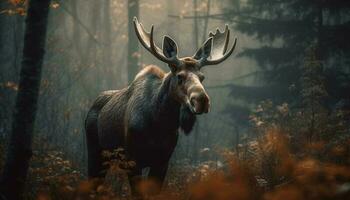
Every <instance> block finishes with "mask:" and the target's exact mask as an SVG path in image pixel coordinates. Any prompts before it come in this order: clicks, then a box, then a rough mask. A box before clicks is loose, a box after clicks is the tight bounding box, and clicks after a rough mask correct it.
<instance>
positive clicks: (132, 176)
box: [128, 166, 142, 199]
mask: <svg viewBox="0 0 350 200" xmlns="http://www.w3.org/2000/svg"><path fill="white" fill-rule="evenodd" d="M128 179H129V184H130V189H131V194H132V196H133V197H134V198H136V199H138V198H141V194H140V193H139V190H138V189H137V187H138V186H139V184H140V182H141V180H142V169H141V168H140V167H138V166H136V167H135V168H133V169H132V170H130V171H129V172H128Z"/></svg>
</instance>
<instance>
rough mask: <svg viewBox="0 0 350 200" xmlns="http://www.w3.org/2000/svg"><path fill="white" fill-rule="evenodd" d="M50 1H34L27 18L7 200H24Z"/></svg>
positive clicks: (5, 181)
mask: <svg viewBox="0 0 350 200" xmlns="http://www.w3.org/2000/svg"><path fill="white" fill-rule="evenodd" d="M49 5H50V0H30V1H29V5H28V13H27V18H26V27H25V36H24V47H23V56H22V66H21V73H20V81H19V89H18V93H17V97H16V106H15V110H14V119H13V122H12V133H11V137H10V142H9V146H8V150H7V158H6V162H5V167H4V171H3V174H2V177H1V181H0V192H1V194H2V195H3V196H2V197H5V198H6V199H16V200H17V199H22V198H23V197H22V194H23V190H24V186H25V181H26V176H27V172H28V168H29V161H30V158H31V155H32V147H31V145H32V135H33V129H34V122H35V115H36V110H37V101H38V95H39V86H40V80H41V69H42V64H43V58H44V53H45V51H44V49H45V40H46V29H47V19H48V13H49Z"/></svg>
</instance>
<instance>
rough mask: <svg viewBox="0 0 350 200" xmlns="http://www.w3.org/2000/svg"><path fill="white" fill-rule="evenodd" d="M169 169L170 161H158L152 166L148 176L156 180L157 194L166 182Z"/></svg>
mask: <svg viewBox="0 0 350 200" xmlns="http://www.w3.org/2000/svg"><path fill="white" fill-rule="evenodd" d="M167 171H168V162H165V163H158V164H156V165H153V166H151V167H150V171H149V174H148V178H149V179H151V180H153V181H155V183H156V184H157V188H156V191H155V193H156V194H158V193H160V191H161V189H162V187H163V183H164V179H165V175H166V173H167Z"/></svg>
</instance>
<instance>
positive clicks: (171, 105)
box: [155, 74, 196, 134]
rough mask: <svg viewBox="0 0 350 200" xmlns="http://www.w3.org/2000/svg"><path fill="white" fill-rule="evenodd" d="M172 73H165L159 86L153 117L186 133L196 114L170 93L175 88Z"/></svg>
mask: <svg viewBox="0 0 350 200" xmlns="http://www.w3.org/2000/svg"><path fill="white" fill-rule="evenodd" d="M173 81H174V80H173V76H172V74H167V75H166V76H165V77H164V79H163V81H162V83H161V85H160V87H159V93H158V95H157V101H156V102H157V108H158V109H157V111H158V112H156V113H155V115H156V116H155V118H156V119H158V120H159V121H160V122H161V123H162V124H163V126H166V127H167V128H170V129H174V130H177V129H178V128H181V129H182V130H183V131H184V132H185V134H188V133H189V132H190V131H191V130H192V127H193V125H194V123H195V121H196V116H195V115H194V114H192V112H191V111H190V110H189V109H188V108H187V107H186V106H183V105H181V104H180V103H179V102H178V101H176V100H175V98H174V97H173V96H174V95H172V94H171V93H172V92H173V91H174V89H175V86H176V85H175V84H176V83H173Z"/></svg>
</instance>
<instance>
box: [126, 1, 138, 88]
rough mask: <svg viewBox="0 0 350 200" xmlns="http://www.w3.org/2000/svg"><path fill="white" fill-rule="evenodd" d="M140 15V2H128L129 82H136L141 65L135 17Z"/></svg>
mask: <svg viewBox="0 0 350 200" xmlns="http://www.w3.org/2000/svg"><path fill="white" fill-rule="evenodd" d="M138 15H139V0H128V35H129V37H128V38H129V41H128V66H127V67H128V81H129V83H130V82H131V81H132V80H134V77H135V75H136V74H137V71H138V65H139V59H138V58H139V43H138V39H137V38H136V34H135V31H134V23H133V20H134V17H138Z"/></svg>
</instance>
